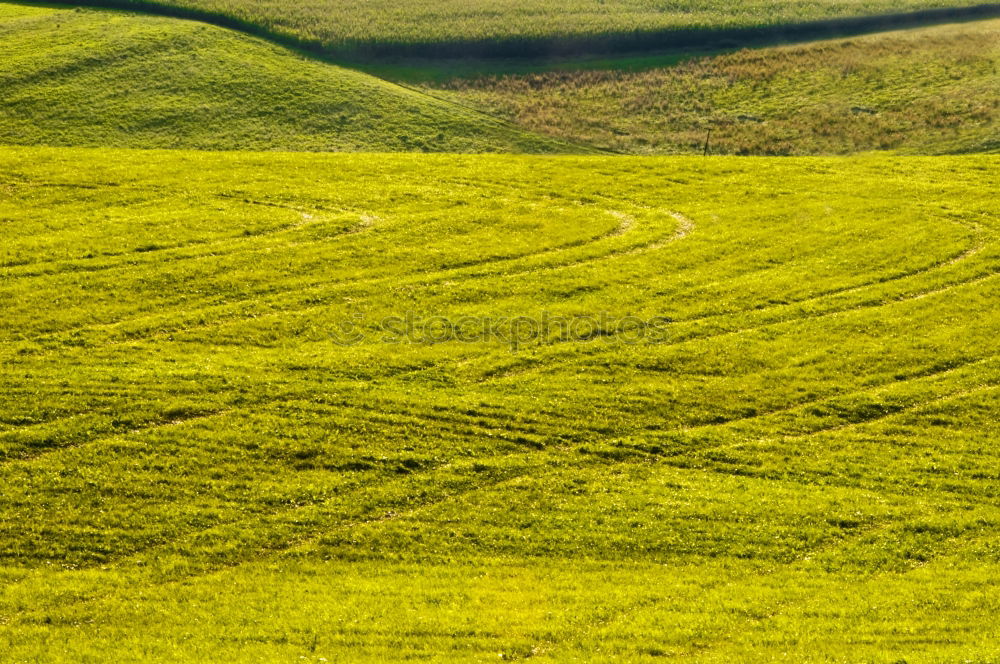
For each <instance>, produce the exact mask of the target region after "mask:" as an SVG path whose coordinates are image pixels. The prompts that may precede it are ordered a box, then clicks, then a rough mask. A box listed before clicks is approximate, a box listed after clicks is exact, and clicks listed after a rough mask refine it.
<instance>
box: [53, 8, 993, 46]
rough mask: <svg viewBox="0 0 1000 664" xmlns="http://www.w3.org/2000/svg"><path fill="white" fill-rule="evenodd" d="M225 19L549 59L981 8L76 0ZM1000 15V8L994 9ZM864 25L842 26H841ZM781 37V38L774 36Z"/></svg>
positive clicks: (324, 41) (298, 31) (288, 34)
mask: <svg viewBox="0 0 1000 664" xmlns="http://www.w3.org/2000/svg"><path fill="white" fill-rule="evenodd" d="M71 4H83V5H92V6H118V7H128V8H131V7H135V8H142V9H146V10H153V11H160V12H170V13H181V14H186V15H189V16H197V17H201V18H209V19H212V20H217V21H219V20H221V21H222V22H224V23H226V24H227V25H234V26H236V25H238V26H240V27H242V28H243V29H247V30H251V31H255V32H261V33H267V34H270V35H273V36H277V37H279V38H286V39H291V40H295V41H297V42H300V43H303V44H310V45H315V46H317V47H319V48H322V49H324V50H326V51H328V52H334V53H338V54H340V55H359V56H379V55H383V56H384V55H418V54H419V55H429V56H432V57H433V56H449V57H459V58H465V57H469V56H472V55H475V56H497V55H507V56H524V55H545V54H547V53H551V52H592V51H609V50H610V51H616V50H621V49H630V48H649V47H651V46H658V47H660V48H663V47H664V46H670V45H671V44H673V45H678V44H681V43H684V44H689V42H690V40H691V39H692V35H691V32H692V31H693V34H694V35H695V36H694V37H693V38H694V39H696V40H697V39H701V38H703V37H704V36H705V35H704V34H702V33H703V32H704V31H705V30H712V31H715V32H714V34H713V38H714V39H718V38H746V37H747V35H746V34H744V33H741V32H739V31H737V32H719V31H720V30H727V29H733V28H735V29H741V28H754V27H761V26H774V25H784V24H788V23H798V22H803V21H813V20H821V19H845V18H847V19H850V18H857V17H867V16H871V15H879V14H888V13H898V12H910V11H914V10H927V9H932V10H933V9H942V8H944V9H953V8H969V7H972V6H978V5H983V4H987V3H983V2H981V0H811V1H810V2H801V1H798V0H737V1H735V2H734V1H731V0H679V1H676V2H669V3H666V2H663V1H662V0H496V1H494V2H489V3H484V2H481V1H480V0H408V1H407V2H399V1H398V0H365V1H364V2H357V1H355V0H295V2H288V1H287V0H75V1H74V2H72V3H71ZM992 7H993V13H994V15H996V11H997V10H1000V5H997V4H996V3H994V4H993V5H992ZM848 25H854V26H855V28H857V27H858V26H859V25H862V24H857V23H853V24H843V25H841V27H842V28H843V27H847V26H848ZM772 36H774V35H772Z"/></svg>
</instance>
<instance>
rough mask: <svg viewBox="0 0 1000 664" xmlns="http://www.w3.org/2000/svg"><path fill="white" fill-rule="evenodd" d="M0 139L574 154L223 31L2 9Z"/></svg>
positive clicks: (115, 15) (108, 15) (146, 19)
mask: <svg viewBox="0 0 1000 664" xmlns="http://www.w3.org/2000/svg"><path fill="white" fill-rule="evenodd" d="M0 94H2V96H3V99H4V104H3V107H2V109H0V144H9V145H10V144H15V145H51V146H101V147H130V148H197V149H217V150H295V151H300V150H306V151H327V150H336V151H434V152H438V151H440V152H528V153H538V152H572V151H575V150H576V148H574V147H572V146H570V145H568V144H566V143H564V142H562V141H559V140H557V139H551V138H544V137H538V136H534V135H532V134H530V133H529V132H526V131H524V130H521V129H518V128H516V127H513V126H512V125H509V124H507V123H505V122H502V121H499V120H496V119H494V118H491V117H489V116H487V115H485V114H483V113H480V112H478V111H475V110H472V109H469V108H466V107H463V106H462V105H459V104H456V103H451V102H447V101H442V100H439V99H435V98H433V97H431V96H428V95H426V94H422V93H420V92H417V91H415V90H412V89H408V88H406V87H404V86H400V85H396V84H393V83H389V82H386V81H382V80H380V79H378V78H375V77H373V76H369V75H366V74H363V73H360V72H356V71H352V70H349V69H344V68H341V67H336V66H333V65H329V64H325V63H321V62H317V61H314V60H310V59H308V58H306V57H303V56H300V55H298V54H296V53H294V52H291V51H289V50H287V49H285V48H282V47H280V46H276V45H274V44H269V43H266V42H264V41H262V40H260V39H257V38H253V37H249V36H247V35H243V34H239V33H234V32H232V31H229V30H225V29H223V28H219V27H214V26H209V25H202V24H198V23H194V22H190V21H179V20H176V19H172V18H163V17H155V16H138V15H132V14H124V13H121V12H98V11H93V10H76V11H73V10H67V9H53V8H50V7H40V6H27V5H8V4H3V5H0Z"/></svg>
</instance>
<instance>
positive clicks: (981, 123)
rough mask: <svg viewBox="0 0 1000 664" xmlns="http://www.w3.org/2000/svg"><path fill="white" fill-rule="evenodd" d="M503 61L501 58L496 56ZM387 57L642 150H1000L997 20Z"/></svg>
mask: <svg viewBox="0 0 1000 664" xmlns="http://www.w3.org/2000/svg"><path fill="white" fill-rule="evenodd" d="M497 69H499V67H497ZM454 72H455V75H453V76H452V77H451V78H449V77H448V75H447V74H448V69H447V68H444V67H439V68H437V69H431V68H425V69H418V68H414V69H412V70H411V69H408V68H405V67H395V68H386V74H387V75H389V76H396V77H399V78H402V79H406V78H409V79H411V80H414V81H420V80H421V77H423V78H424V79H430V80H423V81H422V85H424V86H425V87H426V88H427V89H429V90H432V91H434V92H435V94H440V91H441V90H444V91H448V92H450V93H451V94H453V95H454V98H455V99H456V100H457V101H461V102H462V103H467V104H474V105H477V106H479V107H480V108H483V109H484V110H487V111H488V112H490V113H492V114H495V115H502V116H504V117H508V118H510V119H511V120H513V121H515V122H517V123H519V124H520V125H522V126H523V127H524V128H525V129H527V130H531V131H534V132H538V133H544V134H548V135H551V136H553V137H558V138H562V139H565V140H572V141H577V142H581V143H586V144H588V145H593V146H595V147H599V148H603V149H606V150H612V151H615V152H630V153H639V154H657V153H659V154H692V153H697V154H700V153H702V151H703V149H704V144H705V141H706V139H707V138H709V136H708V133H709V131H711V137H710V149H711V150H712V151H713V152H715V153H718V154H757V155H788V154H792V155H807V154H845V153H852V152H859V151H865V150H897V151H901V152H909V153H923V154H939V153H956V152H957V153H961V152H991V151H992V152H998V151H1000V21H998V20H993V21H979V22H974V23H963V24H958V25H945V26H938V27H933V28H924V29H919V30H905V31H899V32H886V33H880V34H875V35H869V36H865V37H856V38H853V39H841V40H835V41H821V42H812V43H808V44H802V45H796V46H784V47H778V48H766V49H758V50H744V51H740V52H737V53H731V54H726V55H720V56H716V57H702V58H697V59H692V60H689V61H687V62H682V63H680V64H678V63H677V58H676V57H662V58H657V57H655V56H650V57H645V58H628V59H624V58H623V59H619V60H605V61H597V62H593V63H586V62H583V63H577V62H573V61H569V62H565V63H560V64H558V65H557V66H556V67H555V68H552V69H549V70H535V71H532V70H530V69H527V68H526V69H525V70H523V71H518V70H517V68H516V67H515V68H513V71H512V72H510V73H503V72H502V71H498V72H496V73H492V74H491V75H480V74H477V73H476V72H475V71H474V70H472V69H470V70H467V71H463V70H462V68H460V67H456V68H454Z"/></svg>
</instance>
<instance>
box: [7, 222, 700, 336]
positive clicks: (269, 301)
mask: <svg viewBox="0 0 1000 664" xmlns="http://www.w3.org/2000/svg"><path fill="white" fill-rule="evenodd" d="M623 225H624V222H620V223H619V225H618V226H617V227H616V228H615V229H612V230H611V231H608V232H606V233H603V234H601V235H599V236H597V237H595V238H592V239H590V240H587V241H582V242H580V241H576V242H572V243H568V244H567V245H565V246H558V247H549V248H546V249H543V250H541V251H536V252H529V253H526V254H522V255H518V256H513V257H492V258H485V259H482V260H480V261H474V262H470V263H464V264H460V265H456V266H451V267H445V268H443V269H440V270H434V271H432V272H421V271H419V270H416V271H414V272H412V273H407V274H405V275H393V276H390V277H371V278H365V279H348V280H343V281H338V282H330V281H323V282H322V283H320V284H316V285H314V286H310V287H306V288H301V287H299V288H287V289H283V290H280V291H277V292H273V291H272V292H265V293H264V294H263V296H262V294H261V293H252V294H248V295H246V296H245V297H241V298H238V299H233V300H228V301H226V302H224V303H221V304H218V305H214V306H212V307H210V308H209V312H208V313H209V315H211V312H212V311H222V312H225V311H226V310H230V309H234V308H237V307H239V306H240V305H241V304H245V303H247V302H254V303H255V304H256V305H257V306H268V305H278V304H280V303H281V300H280V298H282V297H284V296H286V295H288V294H295V295H297V296H298V298H299V300H300V301H308V300H309V299H310V298H311V297H315V296H316V294H317V293H323V292H324V291H326V292H329V291H331V289H340V288H356V287H359V286H369V287H375V286H378V285H392V286H395V287H398V286H428V285H433V284H435V283H438V282H440V281H443V280H446V279H450V278H462V277H465V278H505V277H510V276H520V275H524V274H529V273H532V272H538V271H543V270H546V269H559V268H560V266H540V267H535V268H528V269H523V270H517V271H513V272H511V271H506V272H485V273H480V274H476V273H474V272H473V270H474V269H475V268H478V267H485V266H495V265H501V264H504V263H510V262H515V261H524V260H531V259H534V258H538V257H544V256H548V255H555V254H561V253H568V252H571V251H578V250H581V249H586V248H588V247H589V246H591V245H596V244H597V243H598V242H601V241H603V240H608V239H614V238H617V237H622V236H624V235H626V234H627V231H628V230H630V229H631V228H632V225H631V224H629V225H627V226H626V228H625V231H622V230H621V228H622V226H623ZM676 235H677V234H676V233H675V234H673V235H671V236H670V237H669V238H668V239H667V240H668V241H669V240H670V239H673V238H675V237H676ZM681 237H683V236H681ZM656 245H657V242H656V241H653V242H650V243H648V244H647V245H646V247H655V246H656ZM638 250H639V248H636V247H632V248H629V249H623V250H619V251H615V252H613V253H612V254H610V255H620V254H622V253H629V252H633V251H638ZM602 258H603V256H602V257H597V258H592V259H584V260H581V261H578V262H576V263H573V264H572V265H573V266H575V265H580V264H583V263H584V262H587V260H601V259H602ZM468 272H473V273H472V274H467V273H468ZM334 292H335V290H334ZM327 307H328V305H327V304H325V303H324V304H316V305H311V304H305V305H301V306H297V307H289V308H285V309H282V310H280V311H272V312H268V313H264V314H261V315H258V316H255V317H254V318H255V320H262V319H267V318H274V317H277V316H284V315H287V314H300V313H305V312H308V311H313V310H317V309H324V308H327ZM178 309H181V307H177V308H175V309H174V310H173V311H177V310H178ZM184 309H189V307H184ZM194 315H197V317H198V318H204V317H205V315H206V310H205V309H199V310H197V311H196V312H195V313H194V314H192V316H194ZM161 317H162V314H156V315H154V316H138V317H130V318H124V319H120V320H118V321H115V322H112V323H100V324H95V325H83V326H75V327H71V328H68V329H64V330H60V331H59V332H56V333H50V334H43V335H38V336H34V337H29V338H25V339H19V340H18V341H22V342H23V341H29V342H45V341H58V340H59V337H60V336H64V335H66V334H71V333H74V332H80V331H97V330H110V329H114V328H116V327H120V326H121V325H123V324H125V323H135V322H138V321H142V320H150V319H158V318H161ZM245 319H246V316H245V315H240V314H239V313H236V314H235V315H234V316H232V317H227V318H218V319H216V320H213V321H211V322H206V323H200V324H196V325H186V326H184V327H177V326H174V327H170V328H166V329H160V330H159V332H160V334H158V335H152V336H148V337H141V339H143V340H152V339H154V338H157V337H158V336H164V335H169V334H173V333H175V332H179V331H190V330H194V329H211V328H212V327H219V326H222V325H226V324H229V323H233V322H237V321H239V320H245ZM135 340H136V339H132V338H130V339H126V340H124V341H120V342H112V344H104V345H113V344H114V343H127V342H132V341H135ZM52 350H56V349H52ZM48 352H51V351H48Z"/></svg>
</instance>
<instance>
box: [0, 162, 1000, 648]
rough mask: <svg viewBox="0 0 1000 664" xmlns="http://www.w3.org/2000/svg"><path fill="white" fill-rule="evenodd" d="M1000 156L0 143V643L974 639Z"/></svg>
mask: <svg viewBox="0 0 1000 664" xmlns="http://www.w3.org/2000/svg"><path fill="white" fill-rule="evenodd" d="M998 168H1000V158H997V157H989V156H976V157H959V158H934V159H929V158H928V159H890V158H885V157H878V158H875V157H870V158H856V159H850V160H837V159H790V160H766V159H726V158H711V159H702V158H690V159H654V158H564V159H552V158H537V157H536V158H525V157H455V156H414V155H409V156H408V155H397V156H371V155H310V154H299V155H290V154H282V155H273V154H272V155H264V154H235V153H229V154H212V153H197V152H179V151H165V152H128V151H88V150H65V149H64V150H51V149H28V148H6V149H3V150H2V151H0V238H2V242H0V266H2V268H0V270H2V271H0V275H2V278H0V298H2V301H3V302H4V303H5V306H4V307H3V309H2V313H0V360H2V361H0V384H2V385H3V386H4V389H3V390H0V487H2V489H3V490H2V491H0V577H2V581H0V652H3V653H4V659H5V661H10V662H22V661H23V662H27V661H38V660H44V661H48V662H61V661H65V662H80V661H125V660H127V661H155V662H169V661H178V662H179V661H185V662H187V661H206V662H207V661H211V662H218V661H246V662H251V661H252V662H259V661H313V662H319V661H330V662H332V661H350V662H364V661H384V659H385V658H386V657H392V658H394V659H400V658H404V657H410V658H421V659H425V660H427V661H498V660H512V659H520V658H528V657H532V658H533V659H537V660H540V661H571V660H572V661H611V660H622V659H628V660H631V661H663V660H664V659H666V660H681V659H683V661H687V662H720V663H721V662H733V661H742V662H768V661H776V660H779V659H780V660H782V661H796V662H808V661H816V662H819V661H835V660H837V661H870V662H886V663H889V662H898V661H902V660H905V661H908V662H956V661H975V662H988V661H995V660H996V659H997V658H998V657H1000V646H998V644H1000V639H998V638H997V636H998V635H997V624H996V614H997V611H998V610H1000V605H998V601H1000V600H998V598H1000V587H998V580H997V576H996V573H995V572H996V568H997V564H998V562H1000V559H998V557H1000V551H998V548H997V542H998V541H1000V540H998V536H1000V509H998V507H997V504H998V503H997V500H998V492H1000V484H998V481H997V480H998V476H997V468H998V463H1000V459H998V454H1000V452H998V450H997V446H996V445H995V442H996V440H997V439H998V437H1000V429H998V422H1000V418H998V417H997V415H998V413H1000V360H998V351H1000V317H998V314H997V308H996V303H997V301H998V300H1000V281H998V272H1000V235H998V234H1000V207H998V202H997V198H996V196H995V192H994V189H995V185H996V173H997V170H998ZM193 174H197V177H193Z"/></svg>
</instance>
